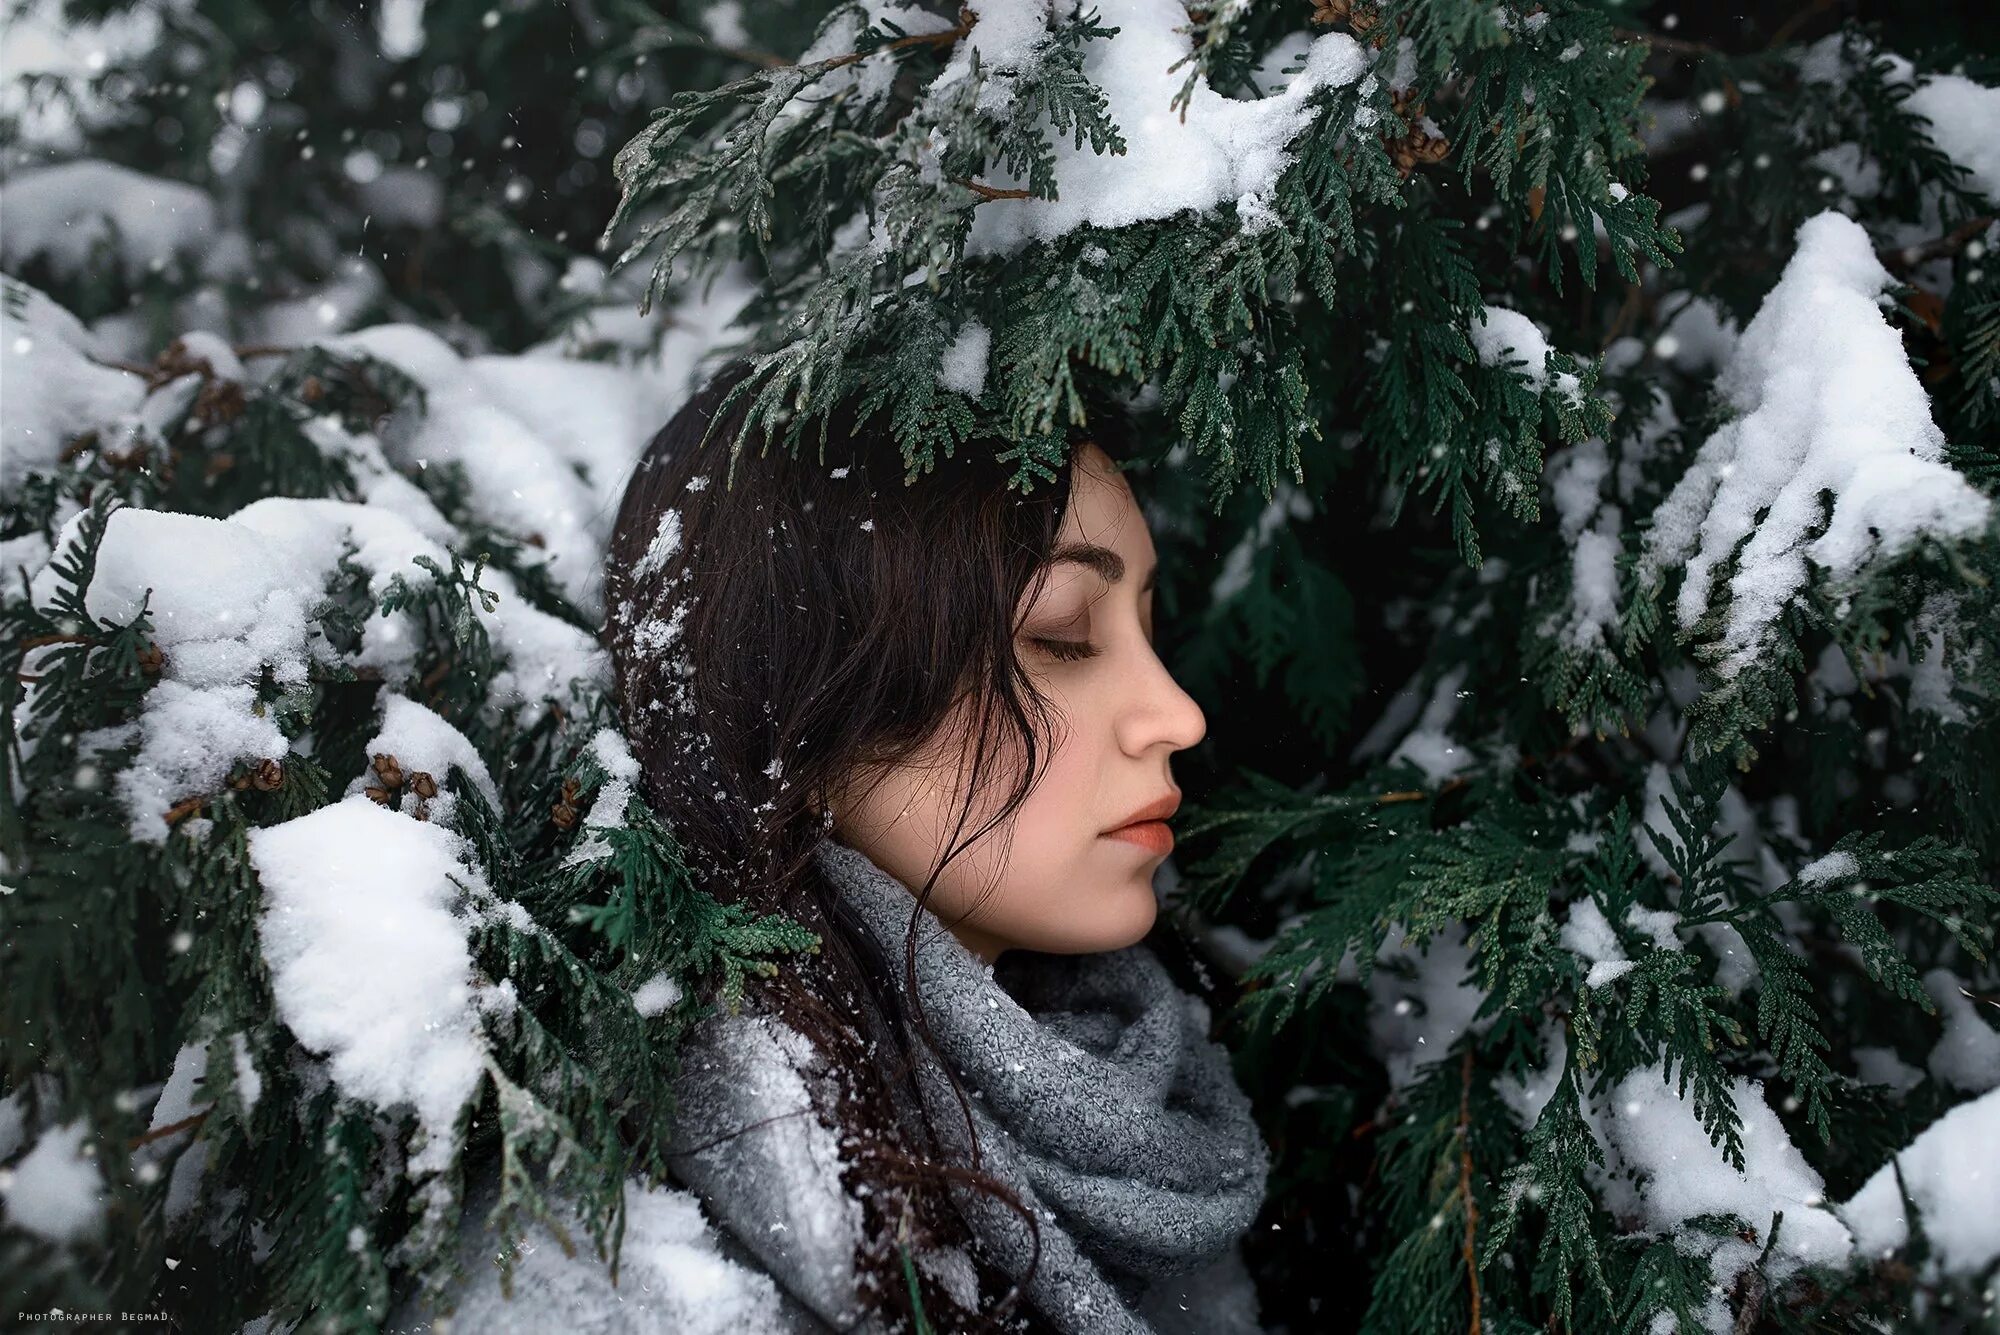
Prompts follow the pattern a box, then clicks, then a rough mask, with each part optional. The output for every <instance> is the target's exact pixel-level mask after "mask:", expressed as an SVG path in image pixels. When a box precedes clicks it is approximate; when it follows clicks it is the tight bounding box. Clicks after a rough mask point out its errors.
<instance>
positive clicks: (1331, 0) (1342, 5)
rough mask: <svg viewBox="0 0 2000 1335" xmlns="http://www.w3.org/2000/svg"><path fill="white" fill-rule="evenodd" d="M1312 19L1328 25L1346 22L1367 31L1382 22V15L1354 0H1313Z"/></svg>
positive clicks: (1358, 29) (1355, 29)
mask: <svg viewBox="0 0 2000 1335" xmlns="http://www.w3.org/2000/svg"><path fill="white" fill-rule="evenodd" d="M1312 21H1313V22H1314V23H1324V24H1328V25H1331V24H1335V23H1345V24H1346V25H1347V26H1348V27H1350V28H1352V29H1353V30H1354V31H1355V32H1357V33H1365V32H1367V31H1368V30H1369V29H1370V28H1372V27H1374V26H1375V25H1376V24H1377V23H1379V22H1381V21H1382V16H1381V15H1380V14H1377V13H1376V12H1375V10H1374V9H1373V8H1372V7H1370V6H1368V5H1360V4H1356V3H1355V2H1354V0H1313V12H1312Z"/></svg>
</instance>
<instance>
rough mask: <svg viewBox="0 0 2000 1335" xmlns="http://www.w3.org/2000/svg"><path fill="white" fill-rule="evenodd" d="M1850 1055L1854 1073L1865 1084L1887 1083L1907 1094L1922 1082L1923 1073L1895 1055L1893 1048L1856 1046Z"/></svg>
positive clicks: (1897, 1090)
mask: <svg viewBox="0 0 2000 1335" xmlns="http://www.w3.org/2000/svg"><path fill="white" fill-rule="evenodd" d="M1852 1055H1853V1057H1854V1071H1855V1074H1856V1075H1858V1076H1859V1077H1860V1078H1861V1080H1862V1081H1863V1082H1864V1083H1866V1084H1870V1085H1887V1086H1888V1087H1889V1088H1890V1089H1893V1090H1895V1091H1896V1092H1897V1093H1898V1094H1907V1093H1909V1092H1910V1091H1911V1090H1913V1089H1915V1088H1916V1087H1917V1086H1918V1085H1920V1084H1922V1083H1923V1082H1924V1073H1923V1072H1922V1071H1921V1070H1919V1069H1918V1068H1916V1067H1914V1066H1912V1065H1910V1064H1909V1063H1908V1062H1906V1061H1904V1060H1903V1059H1902V1058H1901V1057H1899V1056H1897V1055H1896V1050H1895V1049H1894V1048H1880V1047H1857V1048H1855V1049H1854V1052H1853V1054H1852Z"/></svg>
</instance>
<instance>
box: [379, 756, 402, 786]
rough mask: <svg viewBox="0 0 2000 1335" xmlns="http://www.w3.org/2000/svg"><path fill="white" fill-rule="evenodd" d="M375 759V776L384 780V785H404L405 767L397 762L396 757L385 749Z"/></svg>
mask: <svg viewBox="0 0 2000 1335" xmlns="http://www.w3.org/2000/svg"><path fill="white" fill-rule="evenodd" d="M374 759H375V776H376V777H377V778H379V779H381V780H382V785H383V787H385V788H401V787H402V786H403V767H402V766H401V765H399V764H397V763H396V757H394V756H392V755H390V754H389V753H388V752H387V751H384V752H381V753H380V754H378V755H377V756H375V758H374Z"/></svg>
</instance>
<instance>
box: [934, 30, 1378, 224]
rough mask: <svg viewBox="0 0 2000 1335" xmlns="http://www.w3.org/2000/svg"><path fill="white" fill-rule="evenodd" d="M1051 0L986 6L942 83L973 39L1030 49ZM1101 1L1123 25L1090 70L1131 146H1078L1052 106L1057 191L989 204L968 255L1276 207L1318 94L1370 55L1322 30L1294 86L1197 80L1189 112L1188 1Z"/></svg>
mask: <svg viewBox="0 0 2000 1335" xmlns="http://www.w3.org/2000/svg"><path fill="white" fill-rule="evenodd" d="M1045 8H1046V6H1045V5H1043V4H1041V3H1039V2H1038V0H988V3H986V4H984V5H983V6H977V7H976V9H977V11H978V13H979V16H980V20H979V22H978V23H977V24H975V25H974V27H973V36H972V39H971V41H970V42H969V43H967V42H962V43H960V48H961V49H960V51H958V52H954V55H953V59H952V62H951V63H950V64H949V65H947V66H946V68H945V69H944V71H943V72H942V73H940V74H939V75H938V78H937V80H935V81H934V82H933V84H932V89H933V91H935V90H936V89H938V88H939V87H940V86H942V85H948V84H949V83H950V82H952V81H954V80H955V79H956V78H960V77H963V68H962V65H961V61H962V60H963V59H965V58H966V57H965V55H964V52H965V51H966V50H967V49H968V48H969V46H971V45H979V46H980V48H981V60H982V61H985V60H987V59H989V57H990V58H992V59H993V60H994V61H995V63H996V64H1004V63H1006V62H1010V61H1011V62H1014V63H1016V64H1018V63H1020V62H1022V61H1024V60H1027V59H1029V58H1030V55H1031V53H1032V50H1033V46H1034V43H1035V42H1036V41H1037V40H1038V36H1037V30H1038V29H1039V28H1040V27H1041V25H1042V19H1041V14H1042V12H1043V11H1044V10H1045ZM1095 8H1096V9H1097V11H1098V16H1099V22H1100V23H1101V24H1102V25H1103V26H1105V27H1107V28H1116V29H1118V32H1117V33H1116V34H1115V35H1114V36H1112V37H1110V38H1108V39H1105V38H1100V39H1097V40H1095V41H1092V42H1090V43H1088V44H1087V45H1086V46H1085V48H1084V73H1085V75H1086V76H1087V77H1088V78H1089V79H1090V80H1091V81H1092V82H1093V83H1095V84H1096V85H1097V86H1098V87H1100V88H1101V89H1103V90H1104V94H1105V98H1106V102H1107V108H1106V109H1107V113H1108V115H1109V117H1110V119H1111V121H1112V123H1113V124H1115V125H1116V126H1117V127H1118V131H1119V133H1120V135H1121V136H1122V137H1123V138H1124V140H1125V144H1126V151H1125V152H1124V153H1123V154H1113V153H1104V154H1099V153H1097V152H1094V151H1093V150H1092V148H1091V146H1090V144H1089V143H1088V141H1086V142H1084V143H1083V144H1082V145H1081V146H1079V145H1078V144H1077V142H1076V140H1075V138H1074V137H1073V136H1070V135H1064V134H1061V133H1057V132H1055V131H1054V130H1053V129H1052V128H1051V127H1050V126H1049V125H1048V122H1047V120H1046V117H1043V118H1042V120H1041V121H1040V122H1039V124H1040V125H1041V127H1042V128H1043V129H1044V131H1045V132H1047V133H1048V137H1049V139H1050V142H1051V145H1052V148H1053V150H1054V156H1055V181H1056V196H1057V197H1056V198H1055V199H1053V200H1046V199H1001V200H992V201H988V202H985V203H982V204H981V205H980V206H979V208H978V209H977V210H976V211H975V212H974V214H973V222H972V230H971V233H970V235H969V237H968V238H967V241H966V246H965V253H966V255H967V256H968V257H969V256H974V255H985V254H998V255H1006V254H1011V253H1013V252H1015V251H1018V250H1020V249H1021V248H1022V247H1024V246H1026V245H1028V244H1029V243H1030V242H1033V241H1037V240H1041V241H1047V240H1051V239H1053V238H1056V237H1060V236H1062V235H1064V234H1066V233H1068V232H1070V231H1073V230H1074V229H1076V228H1077V227H1081V226H1085V225H1091V226H1098V227H1125V226H1129V225H1131V224H1133V223H1138V222H1149V221H1154V220H1157V219H1162V218H1167V217H1171V216H1172V215H1174V214H1176V213H1179V212H1180V211H1182V210H1183V209H1193V210H1196V211H1198V212H1207V211H1209V210H1212V209H1215V208H1217V207H1219V206H1221V205H1224V204H1232V203H1233V204H1235V205H1237V207H1238V208H1239V210H1240V211H1245V212H1249V213H1257V212H1260V211H1261V212H1269V211H1270V201H1271V196H1272V193H1273V191H1274V189H1275V187H1276V185H1277V181H1278V178H1279V177H1280V176H1281V175H1282V174H1283V172H1284V171H1285V169H1286V168H1287V167H1288V166H1289V165H1290V163H1291V154H1290V152H1289V145H1290V144H1291V142H1292V141H1293V140H1294V139H1296V138H1297V137H1298V136H1299V134H1300V133H1301V132H1302V131H1303V130H1304V129H1305V128H1306V127H1307V126H1308V125H1309V124H1311V122H1312V120H1313V115H1314V98H1315V94H1317V93H1318V92H1319V91H1320V90H1322V89H1326V88H1338V87H1342V86H1345V85H1347V84H1351V83H1353V82H1354V81H1355V80H1357V79H1359V78H1360V77H1361V75H1362V73H1363V72H1364V71H1365V70H1366V69H1367V65H1368V57H1367V56H1366V55H1365V54H1364V53H1363V51H1362V49H1361V47H1360V46H1359V45H1358V44H1357V43H1356V42H1355V41H1354V39H1353V38H1352V37H1350V36H1348V35H1347V34H1345V33H1331V32H1330V33H1323V34H1321V35H1320V36H1318V37H1317V38H1315V39H1314V40H1313V43H1312V45H1311V46H1310V47H1309V48H1307V51H1306V59H1305V68H1304V69H1303V70H1302V71H1300V72H1299V73H1298V74H1296V75H1294V76H1293V77H1292V79H1291V80H1290V81H1289V82H1288V83H1287V84H1286V85H1285V87H1284V89H1283V91H1281V92H1277V93H1274V94H1272V95H1271V96H1269V97H1263V98H1257V99H1251V100H1237V99H1234V98H1228V97H1224V96H1223V95H1222V94H1220V93H1218V92H1216V91H1215V90H1214V89H1213V88H1211V87H1210V86H1209V85H1208V82H1207V80H1206V79H1197V80H1196V82H1195V85H1194V88H1193V90H1192V93H1191V95H1190V98H1189V100H1188V103H1187V106H1186V108H1185V113H1184V114H1183V113H1182V112H1179V111H1176V110H1175V109H1174V108H1173V106H1172V102H1173V99H1174V96H1175V94H1176V93H1178V92H1179V91H1180V88H1181V85H1182V83H1183V82H1184V81H1185V77H1186V68H1187V67H1186V66H1185V65H1183V66H1182V67H1181V68H1180V69H1174V68H1172V67H1173V66H1174V65H1175V64H1176V62H1179V61H1182V60H1183V59H1185V58H1186V57H1187V56H1188V55H1189V54H1190V52H1191V51H1192V49H1193V48H1192V43H1191V39H1190V37H1189V34H1188V32H1187V11H1186V9H1185V8H1184V7H1183V6H1182V5H1181V4H1179V3H1178V0H1103V3H1101V4H1099V5H1097V6H1095ZM996 20H997V21H998V22H997V23H996V26H995V28H993V29H988V31H987V32H986V33H985V34H984V35H982V33H981V29H987V28H988V24H989V23H995V22H996ZM989 47H990V48H991V49H989ZM992 82H993V83H1004V82H1006V81H1005V80H993V81H992ZM989 86H990V85H989ZM990 175H991V176H992V178H993V179H991V180H989V181H988V182H987V184H989V185H994V186H999V187H1003V188H1004V187H1011V186H1020V185H1023V184H1025V182H1024V181H1022V180H1020V179H1014V178H1012V177H1011V176H1010V174H1009V173H1006V172H1005V171H995V172H993V173H990Z"/></svg>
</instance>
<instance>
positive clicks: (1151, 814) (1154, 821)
mask: <svg viewBox="0 0 2000 1335" xmlns="http://www.w3.org/2000/svg"><path fill="white" fill-rule="evenodd" d="M1180 804H1181V793H1180V789H1178V788H1176V789H1173V790H1172V791H1170V792H1168V793H1166V794H1164V795H1162V796H1160V797H1157V798H1155V799H1154V800H1152V801H1151V802H1148V803H1147V804H1146V805H1145V806H1143V807H1140V808H1139V809H1138V810H1137V811H1135V812H1133V813H1132V814H1131V815H1130V816H1128V817H1126V818H1125V820H1124V822H1123V823H1121V824H1119V825H1115V826H1113V827H1112V828H1110V829H1108V830H1106V831H1105V832H1104V837H1105V838H1107V839H1119V840H1122V841H1124V842H1126V843H1130V844H1137V845H1138V846H1139V847H1141V848H1143V849H1145V850H1146V851H1147V852H1149V853H1155V854H1160V855H1162V856H1164V855H1165V854H1167V853H1171V852H1173V849H1174V832H1173V831H1172V830H1171V829H1169V828H1167V817H1169V816H1171V815H1173V814H1174V812H1175V811H1176V810H1178V809H1179V808H1180Z"/></svg>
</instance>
